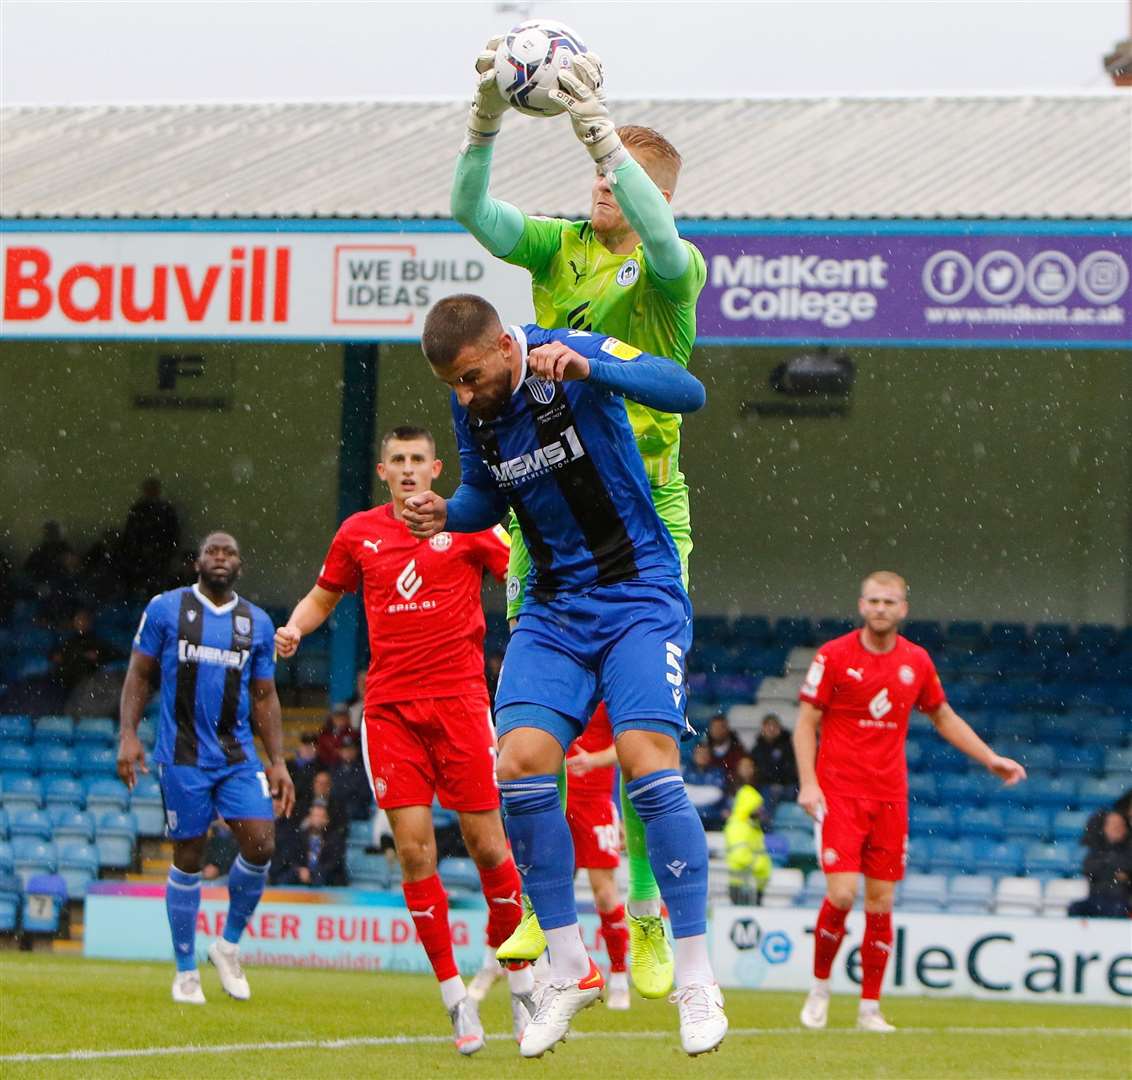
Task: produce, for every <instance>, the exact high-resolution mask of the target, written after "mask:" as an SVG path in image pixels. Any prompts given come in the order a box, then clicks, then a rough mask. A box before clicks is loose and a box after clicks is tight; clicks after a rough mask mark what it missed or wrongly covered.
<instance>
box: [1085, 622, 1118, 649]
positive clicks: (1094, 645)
mask: <svg viewBox="0 0 1132 1080" xmlns="http://www.w3.org/2000/svg"><path fill="white" fill-rule="evenodd" d="M1118 644H1119V638H1118V635H1117V630H1116V627H1115V626H1104V625H1101V624H1098V623H1085V624H1084V625H1083V626H1079V627H1078V628H1077V648H1078V650H1079V651H1080V652H1086V653H1092V654H1094V655H1095V656H1102V657H1103V656H1108V655H1109V653H1113V652H1116V649H1117V645H1118Z"/></svg>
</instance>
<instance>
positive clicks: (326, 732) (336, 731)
mask: <svg viewBox="0 0 1132 1080" xmlns="http://www.w3.org/2000/svg"><path fill="white" fill-rule="evenodd" d="M353 734H354V729H353V728H352V727H351V726H350V707H349V705H346V704H344V703H342V702H340V703H339V704H337V705H335V706H334V707H333V708H332V709H331V710H330V714H329V715H328V716H327V718H326V723H325V724H323V726H322V730H321V731H320V732H319V733H318V760H319V763H320V764H321V765H322V767H323V768H324V769H333V768H334V766H335V765H337V764H338V747H340V746H341V745H342V740H343V739H344V738H346V736H347V735H349V736H351V737H353Z"/></svg>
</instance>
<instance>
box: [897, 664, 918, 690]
mask: <svg viewBox="0 0 1132 1080" xmlns="http://www.w3.org/2000/svg"><path fill="white" fill-rule="evenodd" d="M900 681H901V682H902V683H903V684H904V685H905V686H911V685H912V683H914V682H915V681H916V673H915V672H914V671H913V670H912V669H911V668H910V667H909V666H908V665H907V664H901V665H900Z"/></svg>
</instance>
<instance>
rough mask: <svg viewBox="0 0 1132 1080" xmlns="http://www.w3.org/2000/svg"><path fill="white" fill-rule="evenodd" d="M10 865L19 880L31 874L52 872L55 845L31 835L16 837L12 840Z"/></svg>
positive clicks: (54, 863)
mask: <svg viewBox="0 0 1132 1080" xmlns="http://www.w3.org/2000/svg"><path fill="white" fill-rule="evenodd" d="M12 866H13V869H14V870H15V873H16V874H17V876H18V877H19V878H20V880H21V881H26V880H27V879H28V878H29V877H31V875H32V874H53V873H55V866H56V853H55V845H54V844H52V843H50V842H48V841H45V840H37V839H35V837H33V836H20V837H17V838H16V839H15V840H13V841H12Z"/></svg>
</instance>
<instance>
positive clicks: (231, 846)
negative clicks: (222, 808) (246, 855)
mask: <svg viewBox="0 0 1132 1080" xmlns="http://www.w3.org/2000/svg"><path fill="white" fill-rule="evenodd" d="M239 853H240V845H239V844H237V843H236V836H235V834H234V833H233V832H232V830H231V829H230V828H228V823H227V822H226V821H224V819H223V818H217V819H216V820H215V821H214V822H213V823H212V824H211V825H210V826H209V827H208V840H207V841H206V842H205V845H204V856H203V858H202V861H201V868H200V873H201V877H203V878H204V879H205V880H206V881H215V880H216V879H217V878H222V877H224V876H226V875H227V873H228V871H229V870H231V869H232V864H233V863H234V862H235V861H236V856H237V855H238V854H239Z"/></svg>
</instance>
